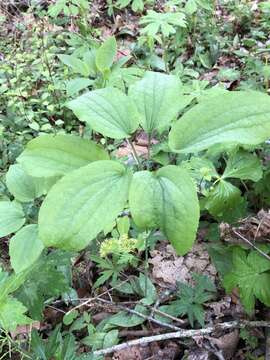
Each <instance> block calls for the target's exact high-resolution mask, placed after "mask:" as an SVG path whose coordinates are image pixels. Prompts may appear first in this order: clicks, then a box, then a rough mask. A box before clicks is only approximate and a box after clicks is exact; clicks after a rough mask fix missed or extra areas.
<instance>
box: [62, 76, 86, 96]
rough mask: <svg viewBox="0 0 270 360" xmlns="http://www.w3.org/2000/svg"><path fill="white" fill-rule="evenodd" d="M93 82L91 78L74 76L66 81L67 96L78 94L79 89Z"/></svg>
mask: <svg viewBox="0 0 270 360" xmlns="http://www.w3.org/2000/svg"><path fill="white" fill-rule="evenodd" d="M91 84H93V80H90V79H85V78H76V79H72V80H69V81H67V82H66V89H67V94H68V96H72V95H74V94H78V92H79V91H81V90H83V89H85V88H87V87H88V86H89V85H91Z"/></svg>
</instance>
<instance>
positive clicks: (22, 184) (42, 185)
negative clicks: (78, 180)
mask: <svg viewBox="0 0 270 360" xmlns="http://www.w3.org/2000/svg"><path fill="white" fill-rule="evenodd" d="M57 180H58V178H57V177H52V178H34V177H32V176H30V175H28V173H26V172H25V170H24V169H23V167H22V166H21V165H20V164H15V165H11V166H10V167H9V169H8V172H7V174H6V185H7V187H8V190H9V192H10V193H11V194H12V195H13V196H14V197H15V199H17V200H19V201H21V202H29V201H32V200H34V199H36V198H37V197H39V196H42V195H45V194H46V193H47V191H48V190H49V189H50V187H51V186H52V185H53V184H54V183H55V182H56V181H57Z"/></svg>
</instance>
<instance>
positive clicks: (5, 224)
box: [0, 201, 25, 237]
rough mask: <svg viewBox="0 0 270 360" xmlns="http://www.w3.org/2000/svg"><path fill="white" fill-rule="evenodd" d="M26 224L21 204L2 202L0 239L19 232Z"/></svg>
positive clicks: (0, 209)
mask: <svg viewBox="0 0 270 360" xmlns="http://www.w3.org/2000/svg"><path fill="white" fill-rule="evenodd" d="M24 223H25V217H24V212H23V209H22V206H21V205H20V204H19V203H16V202H15V201H12V202H11V201H0V237H3V236H6V235H9V234H11V233H13V232H15V231H17V230H19V229H20V228H21V227H22V226H23V224H24Z"/></svg>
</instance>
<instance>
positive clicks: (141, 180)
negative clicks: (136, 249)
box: [129, 165, 199, 255]
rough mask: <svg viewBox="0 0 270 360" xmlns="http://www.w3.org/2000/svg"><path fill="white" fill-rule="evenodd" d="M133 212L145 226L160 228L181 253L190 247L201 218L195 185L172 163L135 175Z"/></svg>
mask: <svg viewBox="0 0 270 360" xmlns="http://www.w3.org/2000/svg"><path fill="white" fill-rule="evenodd" d="M129 204H130V210H131V214H132V216H133V219H134V221H135V223H136V225H137V226H138V227H140V228H143V229H153V228H160V229H161V230H162V231H163V233H164V234H165V235H166V236H167V238H168V239H169V240H170V242H171V243H172V245H173V247H174V248H175V250H176V251H177V253H178V254H180V255H183V254H185V253H186V252H187V251H189V250H190V249H191V247H192V245H193V243H194V240H195V236H196V231H197V227H198V221H199V203H198V198H197V194H196V188H195V185H194V183H193V181H192V179H191V178H190V176H189V175H188V173H187V172H186V171H185V170H183V169H180V168H178V167H176V166H173V165H169V166H166V167H164V168H162V169H160V170H158V171H157V172H156V173H151V172H149V171H140V172H137V173H136V174H135V175H134V176H133V180H132V183H131V188H130V193H129Z"/></svg>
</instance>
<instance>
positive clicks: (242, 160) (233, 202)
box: [182, 147, 263, 222]
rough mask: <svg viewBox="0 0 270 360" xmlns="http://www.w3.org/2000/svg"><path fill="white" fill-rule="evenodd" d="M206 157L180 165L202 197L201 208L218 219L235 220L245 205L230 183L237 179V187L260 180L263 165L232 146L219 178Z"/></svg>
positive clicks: (247, 153) (242, 211)
mask: <svg viewBox="0 0 270 360" xmlns="http://www.w3.org/2000/svg"><path fill="white" fill-rule="evenodd" d="M208 153H211V150H209V151H208ZM208 156H209V155H208ZM208 156H207V155H205V156H204V157H192V158H191V159H190V160H188V161H185V162H183V164H182V166H183V167H184V168H186V169H187V170H188V171H189V172H190V174H191V176H192V177H193V178H194V180H195V181H196V183H197V186H198V190H199V191H200V193H201V194H202V195H203V196H204V198H202V200H201V208H202V209H206V210H207V211H209V213H210V214H211V215H213V216H214V217H215V218H216V219H217V220H222V221H227V222H232V221H234V220H237V219H239V218H240V217H241V215H244V214H245V211H246V206H247V202H246V200H245V198H244V197H242V193H241V190H240V189H239V187H237V186H235V185H234V184H232V183H231V182H230V181H232V180H233V179H238V180H240V182H239V185H242V182H243V181H248V180H249V181H253V182H257V181H259V180H260V179H261V178H262V175H263V169H262V163H261V161H260V159H259V157H258V156H257V155H256V154H255V153H250V152H249V151H247V150H243V149H238V147H236V148H235V147H232V149H231V150H228V152H227V155H226V156H225V161H226V166H225V168H224V169H223V174H222V175H220V174H219V173H218V171H217V170H216V167H215V164H214V163H213V162H212V161H211V160H210V159H209V158H208ZM218 156H219V157H220V154H218ZM209 157H210V158H211V156H209ZM234 182H235V180H234ZM236 185H237V183H236Z"/></svg>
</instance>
